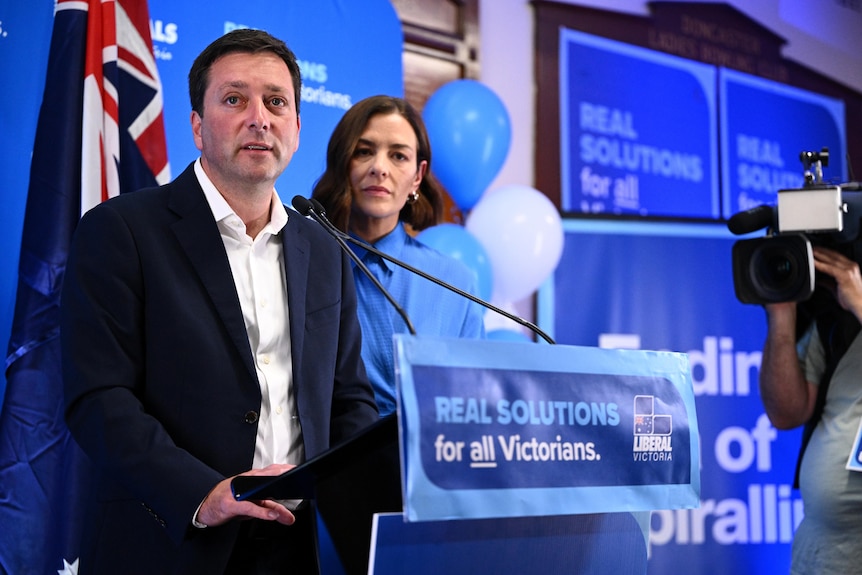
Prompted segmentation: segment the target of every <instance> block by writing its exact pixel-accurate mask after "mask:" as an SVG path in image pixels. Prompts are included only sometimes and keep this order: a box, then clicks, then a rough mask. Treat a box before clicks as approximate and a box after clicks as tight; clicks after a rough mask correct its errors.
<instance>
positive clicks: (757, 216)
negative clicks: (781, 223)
mask: <svg viewBox="0 0 862 575" xmlns="http://www.w3.org/2000/svg"><path fill="white" fill-rule="evenodd" d="M774 223H775V208H773V207H772V206H769V205H766V204H764V205H761V206H756V207H754V208H751V209H750V210H745V211H744V212H739V213H737V214H734V215H732V216H731V217H730V219H729V220H727V229H729V230H730V231H731V232H732V233H734V234H736V235H738V236H739V235H742V234H748V233H751V232H756V231H757V230H761V229H763V228H765V227H768V226H772V225H773V224H774Z"/></svg>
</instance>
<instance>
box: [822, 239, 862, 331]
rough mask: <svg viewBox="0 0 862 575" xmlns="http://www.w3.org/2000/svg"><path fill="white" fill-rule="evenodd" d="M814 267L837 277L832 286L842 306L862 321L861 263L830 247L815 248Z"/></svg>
mask: <svg viewBox="0 0 862 575" xmlns="http://www.w3.org/2000/svg"><path fill="white" fill-rule="evenodd" d="M813 251H814V268H815V269H816V270H817V271H819V272H822V273H825V274H827V275H829V276H831V277H832V278H834V279H835V286H834V287H832V289H833V291H834V294H835V298H836V299H837V300H838V303H839V304H840V305H841V307H842V308H844V309H845V310H847V311H849V312H850V313H852V314H853V315H855V316H856V318H857V319H859V320H860V321H862V273H860V271H859V264H857V263H856V262H854V261H853V260H851V259H849V258H847V257H845V256H843V255H841V254H840V253H838V252H836V251H834V250H830V249H828V248H822V247H815V248H814V250H813Z"/></svg>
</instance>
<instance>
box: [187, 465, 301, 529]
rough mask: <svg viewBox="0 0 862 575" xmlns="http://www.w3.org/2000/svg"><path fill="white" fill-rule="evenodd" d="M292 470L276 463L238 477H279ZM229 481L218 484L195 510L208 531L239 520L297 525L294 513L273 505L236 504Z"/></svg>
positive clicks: (278, 505) (270, 502)
mask: <svg viewBox="0 0 862 575" xmlns="http://www.w3.org/2000/svg"><path fill="white" fill-rule="evenodd" d="M293 467H295V466H294V465H289V464H277V463H276V464H273V465H269V466H267V467H264V468H263V469H252V470H251V471H247V472H245V473H241V474H240V475H281V474H282V473H284V472H286V471H289V470H290V469H293ZM232 479H233V477H228V478H227V479H224V480H223V481H220V482H219V483H218V484H217V485H216V486H215V487H214V488H213V490H212V491H210V492H209V495H207V496H206V498H205V499H204V501H203V503H201V507H200V509H199V510H198V516H197V520H198V522H200V523H203V524H204V525H206V526H207V527H215V526H217V525H222V524H224V523H227V522H228V521H230V520H231V519H235V518H238V517H239V518H256V519H263V520H265V521H278V522H279V523H282V524H284V525H292V524H293V522H294V521H296V518H295V517H294V516H293V513H291V512H290V511H288V509H287V508H286V507H284V506H283V505H282V504H280V503H277V502H275V501H270V500H263V501H237V500H236V499H234V497H233V492H232V491H231V488H230V482H231V480H232Z"/></svg>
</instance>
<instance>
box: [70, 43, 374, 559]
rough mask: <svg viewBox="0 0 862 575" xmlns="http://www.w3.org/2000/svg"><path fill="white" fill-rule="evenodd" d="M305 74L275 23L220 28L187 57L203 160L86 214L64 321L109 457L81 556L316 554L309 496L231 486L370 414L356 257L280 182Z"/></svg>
mask: <svg viewBox="0 0 862 575" xmlns="http://www.w3.org/2000/svg"><path fill="white" fill-rule="evenodd" d="M300 82H301V80H300V72H299V67H298V65H297V63H296V59H295V57H294V55H293V53H292V52H291V51H290V50H289V49H288V48H287V46H285V45H284V43H283V42H281V41H280V40H277V39H276V38H273V37H272V36H270V35H269V34H267V33H265V32H262V31H257V30H236V31H234V32H231V33H229V34H226V35H225V36H223V37H222V38H219V39H218V40H216V41H215V42H213V43H212V44H211V45H210V46H208V47H207V48H206V49H205V50H204V51H203V52H202V53H201V54H200V55H199V56H198V58H197V59H196V60H195V62H194V64H193V66H192V69H191V71H190V73H189V93H190V97H191V104H192V113H191V124H192V132H193V135H194V140H195V144H196V145H197V147H198V149H199V150H200V152H201V157H200V159H199V160H198V161H196V162H194V163H193V164H192V165H190V166H189V167H188V168H187V169H186V170H185V171H184V172H183V173H182V174H181V175H180V176H179V177H178V178H177V179H176V180H175V181H173V182H171V183H170V184H167V185H165V186H162V187H160V188H154V189H149V190H141V191H137V192H134V193H132V194H126V195H123V196H120V197H118V198H114V199H112V200H108V201H107V202H103V203H102V204H100V205H99V206H97V207H96V208H94V209H93V210H91V211H90V212H88V213H87V214H85V215H84V217H83V218H82V220H81V222H80V224H79V226H78V229H77V231H76V236H75V239H74V242H73V246H72V249H71V253H70V255H69V261H68V267H67V271H66V276H65V280H64V291H63V300H62V311H61V313H62V321H61V330H62V343H63V369H64V379H65V391H66V420H67V422H68V425H69V428H70V430H71V431H72V434H73V435H74V437H75V439H76V440H77V441H78V443H79V444H80V445H81V446H82V447H83V449H84V450H85V451H86V452H87V454H88V455H89V456H90V458H91V459H92V461H93V463H94V465H95V467H96V469H97V481H96V482H95V484H94V486H93V496H94V497H93V502H92V505H91V510H92V516H91V518H90V521H88V524H87V533H86V534H85V537H84V540H85V543H84V546H85V549H84V551H83V553H82V557H81V562H80V569H81V573H148V574H149V573H207V574H211V573H223V572H224V573H282V572H290V573H307V572H314V571H316V569H317V567H316V564H315V559H314V549H313V523H314V522H313V519H312V517H311V514H310V513H309V512H308V511H307V509H306V506H303V505H301V504H300V506H299V507H298V508H293V506H290V507H291V509H288V507H285V506H284V505H282V504H280V503H277V502H274V501H258V502H249V501H246V502H237V501H235V500H234V498H233V497H232V494H231V490H230V480H231V478H232V477H233V476H235V475H237V474H242V473H248V474H254V475H277V474H280V473H282V472H284V471H286V470H287V469H289V468H290V467H291V466H292V465H295V464H298V463H301V462H302V461H304V460H305V459H308V458H311V457H313V456H315V455H317V454H319V453H320V452H322V451H324V450H326V449H327V448H328V447H330V446H331V445H333V444H335V443H337V442H339V441H341V440H343V439H345V438H347V437H349V436H351V435H352V434H354V433H356V432H357V431H359V430H360V429H362V428H363V427H365V426H367V425H369V424H371V423H373V422H375V421H377V420H378V416H377V410H376V407H375V404H374V395H373V393H372V391H371V388H370V385H369V384H368V380H367V377H366V374H365V370H364V367H363V364H362V361H361V359H360V346H361V343H360V329H359V324H358V322H357V319H356V296H355V293H354V288H353V278H352V273H351V268H350V264H349V260H347V258H346V257H345V256H344V254H342V253H341V252H340V251H339V248H338V245H337V244H336V243H335V242H334V241H332V240H331V238H330V237H329V236H327V235H326V233H325V232H324V231H323V230H322V229H321V228H319V227H318V226H317V224H315V223H313V222H310V221H308V220H306V219H304V218H302V217H299V216H298V215H296V214H295V213H294V214H290V215H288V213H287V211H286V210H285V208H284V206H283V205H282V203H281V201H280V200H279V197H278V195H277V193H276V191H275V187H274V186H275V181H276V179H277V178H278V176H279V175H280V174H281V173H282V172H283V171H284V169H285V168H286V166H287V165H288V163H289V162H290V159H291V157H292V155H293V153H294V152H295V151H296V149H297V147H298V144H299V131H300V120H299V103H300V87H301V85H300ZM312 264H313V265H312ZM249 470H251V471H249ZM345 512H349V510H345ZM241 520H242V521H241Z"/></svg>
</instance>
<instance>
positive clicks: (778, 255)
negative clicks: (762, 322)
mask: <svg viewBox="0 0 862 575" xmlns="http://www.w3.org/2000/svg"><path fill="white" fill-rule="evenodd" d="M799 159H800V161H801V162H802V164H803V166H804V173H803V178H804V184H803V186H802V187H801V188H798V189H796V188H794V189H785V190H779V191H778V201H777V203H776V205H774V206H773V205H767V204H764V205H761V206H757V207H755V208H752V209H750V210H746V211H744V212H739V213H737V214H735V215H733V216H732V217H731V218H730V219H729V220H728V222H727V227H728V229H729V230H730V231H731V232H732V233H734V234H737V235H743V234H749V233H751V232H755V231H757V230H760V229H763V228H767V232H766V233H767V235H766V237H763V238H754V239H746V240H739V241H737V242H736V243H734V245H733V286H734V290H735V292H736V297H737V299H738V300H739V301H741V302H742V303H750V304H758V305H763V304H766V303H777V302H791V301H796V302H799V301H805V300H807V299H809V298H810V297H811V295H812V294H813V293H814V288H815V271H814V256H813V253H812V246H813V245H820V246H824V247H828V248H831V249H834V250H836V251H839V252H841V253H842V254H844V255H845V256H847V257H849V258H850V259H853V260H854V261H857V262H858V261H860V257H857V251H858V252H859V253H858V256H862V250H857V246H856V244H857V243H858V240H859V239H860V234H859V231H860V219H862V187H860V184H859V183H858V182H853V183H845V184H839V185H829V184H826V183H824V182H823V167H824V166H828V165H829V150H828V149H827V148H823V149H822V150H821V151H819V152H801V153H800V154H799Z"/></svg>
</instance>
